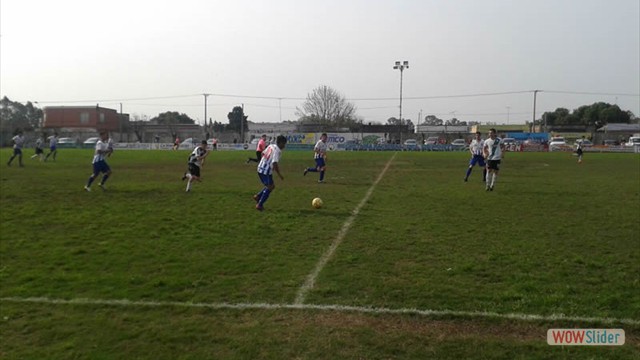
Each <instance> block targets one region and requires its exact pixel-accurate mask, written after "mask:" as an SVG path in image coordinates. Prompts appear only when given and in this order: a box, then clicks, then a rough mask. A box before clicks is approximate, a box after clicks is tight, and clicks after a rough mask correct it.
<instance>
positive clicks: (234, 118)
mask: <svg viewBox="0 0 640 360" xmlns="http://www.w3.org/2000/svg"><path fill="white" fill-rule="evenodd" d="M248 118H249V117H248V116H246V115H245V114H244V109H243V108H242V107H240V106H235V107H234V108H233V110H231V112H230V113H229V114H227V119H229V125H228V126H227V129H228V130H233V131H237V132H242V131H241V129H242V128H244V129H247V128H248V127H249V126H248V124H247V119H248ZM242 125H243V127H241V126H242Z"/></svg>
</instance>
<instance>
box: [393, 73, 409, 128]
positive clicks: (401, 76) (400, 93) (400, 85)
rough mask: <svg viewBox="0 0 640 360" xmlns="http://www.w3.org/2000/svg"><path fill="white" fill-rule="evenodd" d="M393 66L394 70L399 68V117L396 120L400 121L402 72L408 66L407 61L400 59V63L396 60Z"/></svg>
mask: <svg viewBox="0 0 640 360" xmlns="http://www.w3.org/2000/svg"><path fill="white" fill-rule="evenodd" d="M393 68H394V69H395V70H400V117H399V118H398V120H400V122H402V73H403V72H404V69H408V68H409V62H408V61H402V63H400V61H396V63H395V65H394V66H393Z"/></svg>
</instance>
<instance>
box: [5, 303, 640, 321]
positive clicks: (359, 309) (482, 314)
mask: <svg viewBox="0 0 640 360" xmlns="http://www.w3.org/2000/svg"><path fill="white" fill-rule="evenodd" d="M0 302H10V303H33V304H44V305H85V306H116V307H117V306H120V307H180V308H203V309H232V310H317V311H333V312H352V313H362V314H376V315H379V314H382V315H385V314H388V315H419V316H425V317H432V316H436V317H437V316H444V317H447V316H449V317H458V318H495V319H510V320H521V321H546V322H552V321H569V322H575V323H580V324H587V323H589V324H594V323H597V324H626V325H640V320H637V319H624V318H622V319H621V318H607V317H586V316H567V315H564V314H552V315H536V314H519V313H509V314H500V313H496V312H490V311H455V310H421V309H410V308H401V309H389V308H376V307H364V306H347V305H321V304H270V303H193V302H181V301H132V300H126V299H122V300H107V299H87V298H78V299H69V300H67V299H52V298H48V297H27V298H22V297H3V298H0Z"/></svg>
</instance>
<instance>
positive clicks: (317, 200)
mask: <svg viewBox="0 0 640 360" xmlns="http://www.w3.org/2000/svg"><path fill="white" fill-rule="evenodd" d="M311 206H313V207H314V208H316V209H320V208H321V207H322V199H320V198H315V199H313V201H311Z"/></svg>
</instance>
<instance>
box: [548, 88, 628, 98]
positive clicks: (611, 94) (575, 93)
mask: <svg viewBox="0 0 640 360" xmlns="http://www.w3.org/2000/svg"><path fill="white" fill-rule="evenodd" d="M540 91H543V92H546V93H551V94H573V95H596V96H635V97H638V96H640V94H626V93H598V92H586V91H560V90H540Z"/></svg>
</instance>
